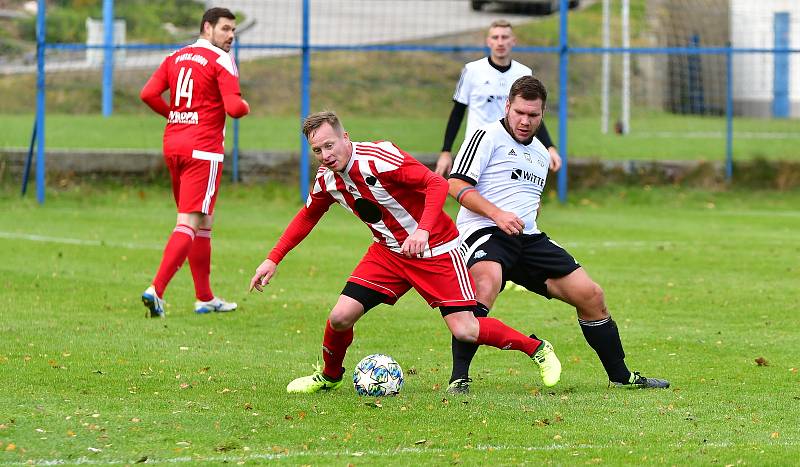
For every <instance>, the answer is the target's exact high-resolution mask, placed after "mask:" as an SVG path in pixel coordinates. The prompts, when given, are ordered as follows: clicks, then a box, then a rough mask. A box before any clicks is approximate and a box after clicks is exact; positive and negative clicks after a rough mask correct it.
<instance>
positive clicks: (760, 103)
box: [730, 0, 800, 117]
mask: <svg viewBox="0 0 800 467" xmlns="http://www.w3.org/2000/svg"><path fill="white" fill-rule="evenodd" d="M730 8H731V10H730V11H731V15H730V25H731V44H732V45H733V46H734V47H741V48H772V47H774V41H775V30H774V16H775V13H778V12H787V13H789V42H790V48H792V49H800V1H797V0H759V1H752V0H730ZM774 69H775V62H774V56H773V54H737V55H736V56H735V57H734V60H733V74H734V81H733V95H734V108H735V112H736V113H737V114H742V115H752V116H762V117H769V116H772V100H773V80H774ZM789 101H790V107H791V111H790V115H791V116H792V117H800V54H797V53H795V54H791V55H790V58H789Z"/></svg>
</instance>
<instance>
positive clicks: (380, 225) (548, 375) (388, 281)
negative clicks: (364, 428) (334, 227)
mask: <svg viewBox="0 0 800 467" xmlns="http://www.w3.org/2000/svg"><path fill="white" fill-rule="evenodd" d="M303 134H304V135H305V136H306V139H307V140H308V143H309V145H310V146H311V150H312V152H313V153H314V156H315V157H316V159H317V160H318V161H319V162H320V164H321V166H320V168H319V171H318V172H317V175H316V180H315V181H314V185H313V187H312V189H311V193H310V194H309V195H308V199H307V200H306V204H305V206H303V207H302V208H301V209H300V211H299V212H298V213H297V215H296V216H295V217H294V219H293V220H292V221H291V223H290V224H289V226H288V227H287V228H286V230H285V231H284V232H283V235H281V237H280V239H279V240H278V243H277V244H276V245H275V247H274V248H273V249H272V251H271V252H270V253H269V256H268V257H267V259H266V260H264V262H263V263H261V265H260V266H258V268H257V269H256V272H255V275H253V278H252V279H251V280H250V290H253V289H254V288H255V289H256V290H258V291H259V292H261V291H262V290H263V287H264V286H266V285H267V284H268V283H269V282H270V280H271V279H272V277H273V276H274V275H275V271H276V269H277V267H278V263H279V262H280V261H281V260H282V259H283V258H284V256H286V254H287V253H289V251H290V250H291V249H292V248H294V247H295V246H297V245H298V244H300V242H301V241H302V240H303V239H304V238H305V237H306V236H307V235H308V234H309V233H310V232H311V230H312V229H313V228H314V226H315V225H316V224H317V222H319V220H320V219H321V218H322V216H323V214H325V212H326V211H327V210H328V208H329V207H330V206H331V205H332V204H334V203H339V204H340V205H342V207H343V208H344V209H346V210H347V211H349V212H352V213H353V214H355V215H356V216H357V217H358V218H360V219H361V221H363V222H364V223H365V224H366V225H367V227H369V229H370V231H371V233H372V236H373V239H374V241H375V242H374V243H373V244H372V245H371V246H370V247H369V249H368V250H367V252H366V254H365V255H364V257H363V258H362V259H361V261H360V262H359V263H358V265H357V266H356V268H355V270H354V271H353V273H352V274H351V276H350V278H349V279H348V280H347V283H346V284H345V286H344V289H343V290H342V293H341V295H340V296H339V300H338V301H337V302H336V305H335V306H334V307H333V309H332V310H331V312H330V315H329V316H328V321H327V323H326V324H325V333H324V335H323V341H322V358H323V361H324V362H325V365H324V368H322V369H321V370H319V369H318V370H317V371H315V372H314V373H313V374H311V375H309V376H304V377H301V378H297V379H295V380H294V381H292V382H291V383H289V385H288V386H287V388H286V390H287V392H290V393H312V392H317V391H320V390H328V389H336V388H338V387H339V386H341V384H342V375H343V374H344V368H343V367H342V363H343V362H344V357H345V354H346V352H347V348H348V347H349V346H350V344H351V343H352V341H353V326H354V325H355V323H356V321H358V320H359V319H360V318H361V317H362V316H364V314H365V313H366V312H367V311H369V310H370V309H371V308H373V307H375V306H376V305H379V304H381V303H387V304H389V305H393V304H394V303H395V302H396V301H397V300H398V299H399V298H400V297H401V296H403V294H405V293H406V292H407V291H409V290H410V289H411V288H412V287H413V288H414V289H416V290H417V292H419V294H420V295H421V296H422V297H423V298H424V299H425V300H426V301H427V302H428V305H430V306H431V308H435V307H438V308H439V311H440V312H441V315H442V318H444V321H445V323H446V324H447V327H448V328H449V329H450V332H451V333H452V334H453V336H454V337H455V338H456V339H458V340H459V341H463V342H468V343H471V344H477V345H490V346H492V347H497V348H500V349H511V350H518V351H520V352H523V353H524V354H525V355H528V356H529V357H531V358H532V359H533V361H534V362H535V363H536V364H537V365H538V366H539V371H540V373H541V377H542V381H543V383H544V385H545V386H553V385H555V384H556V383H557V382H558V380H559V378H560V376H561V363H560V362H559V360H558V358H557V357H556V354H555V352H553V347H552V346H551V345H550V343H549V342H547V341H544V340H539V339H536V338H534V337H528V336H526V335H524V334H522V333H520V332H518V331H516V330H515V329H512V328H510V327H509V326H507V325H505V324H503V323H502V322H501V321H500V320H497V319H494V318H488V317H483V318H476V317H475V315H474V314H473V311H474V309H475V306H476V302H475V294H474V292H473V282H472V278H471V277H470V275H469V273H468V271H467V266H466V264H465V262H464V259H463V258H462V256H461V255H460V254H459V252H458V251H457V246H458V230H456V226H455V224H454V223H453V221H452V219H450V217H449V216H448V215H447V214H446V213H445V212H444V211H443V210H442V208H443V206H444V202H445V199H446V198H447V190H448V185H447V182H446V181H445V180H444V179H443V178H442V177H441V176H439V175H436V174H434V173H433V172H431V171H430V170H428V169H427V168H426V167H425V166H424V165H422V164H421V163H420V162H419V161H417V160H416V159H414V158H413V157H411V156H410V155H408V154H407V153H405V152H404V151H402V150H400V149H399V148H397V147H396V146H395V145H394V144H392V143H390V142H388V141H381V142H375V143H359V142H353V141H350V136H349V135H348V134H347V132H346V131H345V130H344V128H343V126H342V124H341V122H340V121H339V118H338V117H337V116H336V114H334V113H333V112H320V113H316V114H313V115H310V116H309V117H308V118H307V119H306V120H305V122H304V123H303Z"/></svg>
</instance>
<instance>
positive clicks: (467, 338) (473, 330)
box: [450, 318, 480, 343]
mask: <svg viewBox="0 0 800 467" xmlns="http://www.w3.org/2000/svg"><path fill="white" fill-rule="evenodd" d="M479 329H480V327H479V324H478V320H477V319H475V318H472V319H469V320H466V319H465V320H459V321H458V322H456V323H451V324H450V332H451V333H452V334H453V337H455V338H456V340H457V341H461V342H468V343H474V342H475V341H477V340H478V331H479Z"/></svg>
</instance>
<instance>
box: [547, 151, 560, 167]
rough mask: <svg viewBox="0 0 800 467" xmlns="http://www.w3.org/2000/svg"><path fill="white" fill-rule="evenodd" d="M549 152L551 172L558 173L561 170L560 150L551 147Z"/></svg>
mask: <svg viewBox="0 0 800 467" xmlns="http://www.w3.org/2000/svg"><path fill="white" fill-rule="evenodd" d="M547 152H549V153H550V171H551V172H558V169H560V168H561V155H560V154H559V153H558V149H556V148H555V147H554V146H550V147H549V148H547Z"/></svg>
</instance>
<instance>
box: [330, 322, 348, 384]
mask: <svg viewBox="0 0 800 467" xmlns="http://www.w3.org/2000/svg"><path fill="white" fill-rule="evenodd" d="M352 343H353V328H350V329H347V330H345V331H336V330H335V329H333V328H332V327H331V322H330V320H328V321H327V322H326V323H325V336H324V337H323V339H322V360H324V361H325V368H324V369H323V370H322V374H323V375H325V376H326V377H327V378H328V379H331V380H338V379H341V377H342V374H343V373H344V368H342V362H344V356H345V354H346V353H347V348H348V347H350V344H352Z"/></svg>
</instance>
